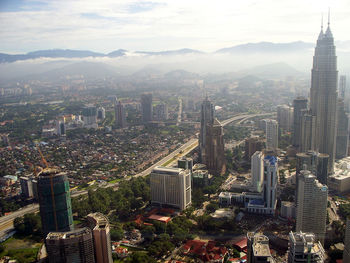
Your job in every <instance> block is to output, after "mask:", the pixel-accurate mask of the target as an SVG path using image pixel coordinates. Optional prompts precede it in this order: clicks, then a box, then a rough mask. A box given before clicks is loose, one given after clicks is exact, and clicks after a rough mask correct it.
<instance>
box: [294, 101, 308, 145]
mask: <svg viewBox="0 0 350 263" xmlns="http://www.w3.org/2000/svg"><path fill="white" fill-rule="evenodd" d="M293 109H294V111H293V146H294V147H296V148H298V147H299V146H300V143H301V117H302V115H303V110H306V109H307V98H304V97H298V98H296V99H295V100H293Z"/></svg>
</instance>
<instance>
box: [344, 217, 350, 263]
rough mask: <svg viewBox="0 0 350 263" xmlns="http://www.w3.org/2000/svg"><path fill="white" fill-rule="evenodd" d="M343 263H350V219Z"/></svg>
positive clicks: (347, 223) (347, 225) (347, 226)
mask: <svg viewBox="0 0 350 263" xmlns="http://www.w3.org/2000/svg"><path fill="white" fill-rule="evenodd" d="M343 262H344V263H346V262H350V219H349V218H348V219H346V230H345V238H344V252H343Z"/></svg>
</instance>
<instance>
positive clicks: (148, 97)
mask: <svg viewBox="0 0 350 263" xmlns="http://www.w3.org/2000/svg"><path fill="white" fill-rule="evenodd" d="M141 109H142V122H143V123H148V122H150V121H152V119H153V111H152V110H153V107H152V94H151V93H144V94H142V95H141Z"/></svg>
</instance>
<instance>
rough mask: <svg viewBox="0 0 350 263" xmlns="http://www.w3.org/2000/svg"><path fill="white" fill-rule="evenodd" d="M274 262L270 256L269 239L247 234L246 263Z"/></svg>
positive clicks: (259, 235) (260, 235) (256, 234)
mask: <svg viewBox="0 0 350 263" xmlns="http://www.w3.org/2000/svg"><path fill="white" fill-rule="evenodd" d="M263 262H271V263H272V262H275V260H274V259H273V257H272V256H271V252H270V247H269V238H268V237H267V236H264V235H262V234H259V233H253V232H248V233H247V263H263Z"/></svg>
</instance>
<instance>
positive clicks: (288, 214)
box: [280, 201, 296, 219]
mask: <svg viewBox="0 0 350 263" xmlns="http://www.w3.org/2000/svg"><path fill="white" fill-rule="evenodd" d="M295 214H296V211H295V204H294V203H292V202H287V201H282V202H281V213H280V216H281V217H283V218H287V219H294V218H295Z"/></svg>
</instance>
